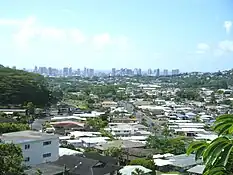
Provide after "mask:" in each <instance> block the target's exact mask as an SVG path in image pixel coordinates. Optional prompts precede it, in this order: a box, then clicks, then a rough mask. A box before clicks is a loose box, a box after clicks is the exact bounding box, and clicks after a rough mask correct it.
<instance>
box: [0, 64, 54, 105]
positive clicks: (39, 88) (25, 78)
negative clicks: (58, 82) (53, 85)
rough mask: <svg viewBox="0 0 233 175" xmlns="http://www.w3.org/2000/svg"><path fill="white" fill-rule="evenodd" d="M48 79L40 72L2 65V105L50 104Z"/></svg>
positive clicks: (0, 79)
mask: <svg viewBox="0 0 233 175" xmlns="http://www.w3.org/2000/svg"><path fill="white" fill-rule="evenodd" d="M47 87H48V84H47V81H46V79H45V78H44V77H43V76H41V75H38V74H34V73H29V72H25V71H22V70H14V69H10V68H5V67H0V94H1V96H0V105H1V106H7V105H9V104H13V105H22V104H25V103H28V102H32V103H33V104H34V105H37V106H44V105H45V104H48V102H49V99H50V91H49V90H48V88H47Z"/></svg>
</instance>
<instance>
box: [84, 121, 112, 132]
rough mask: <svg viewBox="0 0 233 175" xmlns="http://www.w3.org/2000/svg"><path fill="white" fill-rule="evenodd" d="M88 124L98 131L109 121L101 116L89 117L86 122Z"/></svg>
mask: <svg viewBox="0 0 233 175" xmlns="http://www.w3.org/2000/svg"><path fill="white" fill-rule="evenodd" d="M86 124H87V126H89V127H90V128H91V129H94V130H96V131H100V129H101V128H105V127H106V126H107V124H108V122H107V121H105V120H102V119H101V118H94V119H88V120H87V122H86Z"/></svg>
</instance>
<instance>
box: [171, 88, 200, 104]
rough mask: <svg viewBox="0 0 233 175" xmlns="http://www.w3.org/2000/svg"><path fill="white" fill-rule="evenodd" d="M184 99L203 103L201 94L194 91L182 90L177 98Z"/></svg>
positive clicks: (177, 94)
mask: <svg viewBox="0 0 233 175" xmlns="http://www.w3.org/2000/svg"><path fill="white" fill-rule="evenodd" d="M177 97H178V98H184V99H187V100H197V101H203V100H204V99H202V98H201V97H200V94H199V93H198V91H197V90H194V89H182V90H180V91H178V92H177V93H176V98H177Z"/></svg>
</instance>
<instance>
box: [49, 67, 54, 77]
mask: <svg viewBox="0 0 233 175" xmlns="http://www.w3.org/2000/svg"><path fill="white" fill-rule="evenodd" d="M52 74H53V69H52V68H51V67H49V68H48V75H49V76H51V75H52Z"/></svg>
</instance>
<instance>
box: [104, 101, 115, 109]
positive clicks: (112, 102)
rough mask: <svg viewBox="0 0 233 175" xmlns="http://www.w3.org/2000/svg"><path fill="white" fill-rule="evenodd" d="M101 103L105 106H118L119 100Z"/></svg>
mask: <svg viewBox="0 0 233 175" xmlns="http://www.w3.org/2000/svg"><path fill="white" fill-rule="evenodd" d="M101 105H102V107H103V108H113V107H114V108H116V107H117V106H118V104H117V102H114V101H103V102H102V103H101Z"/></svg>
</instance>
